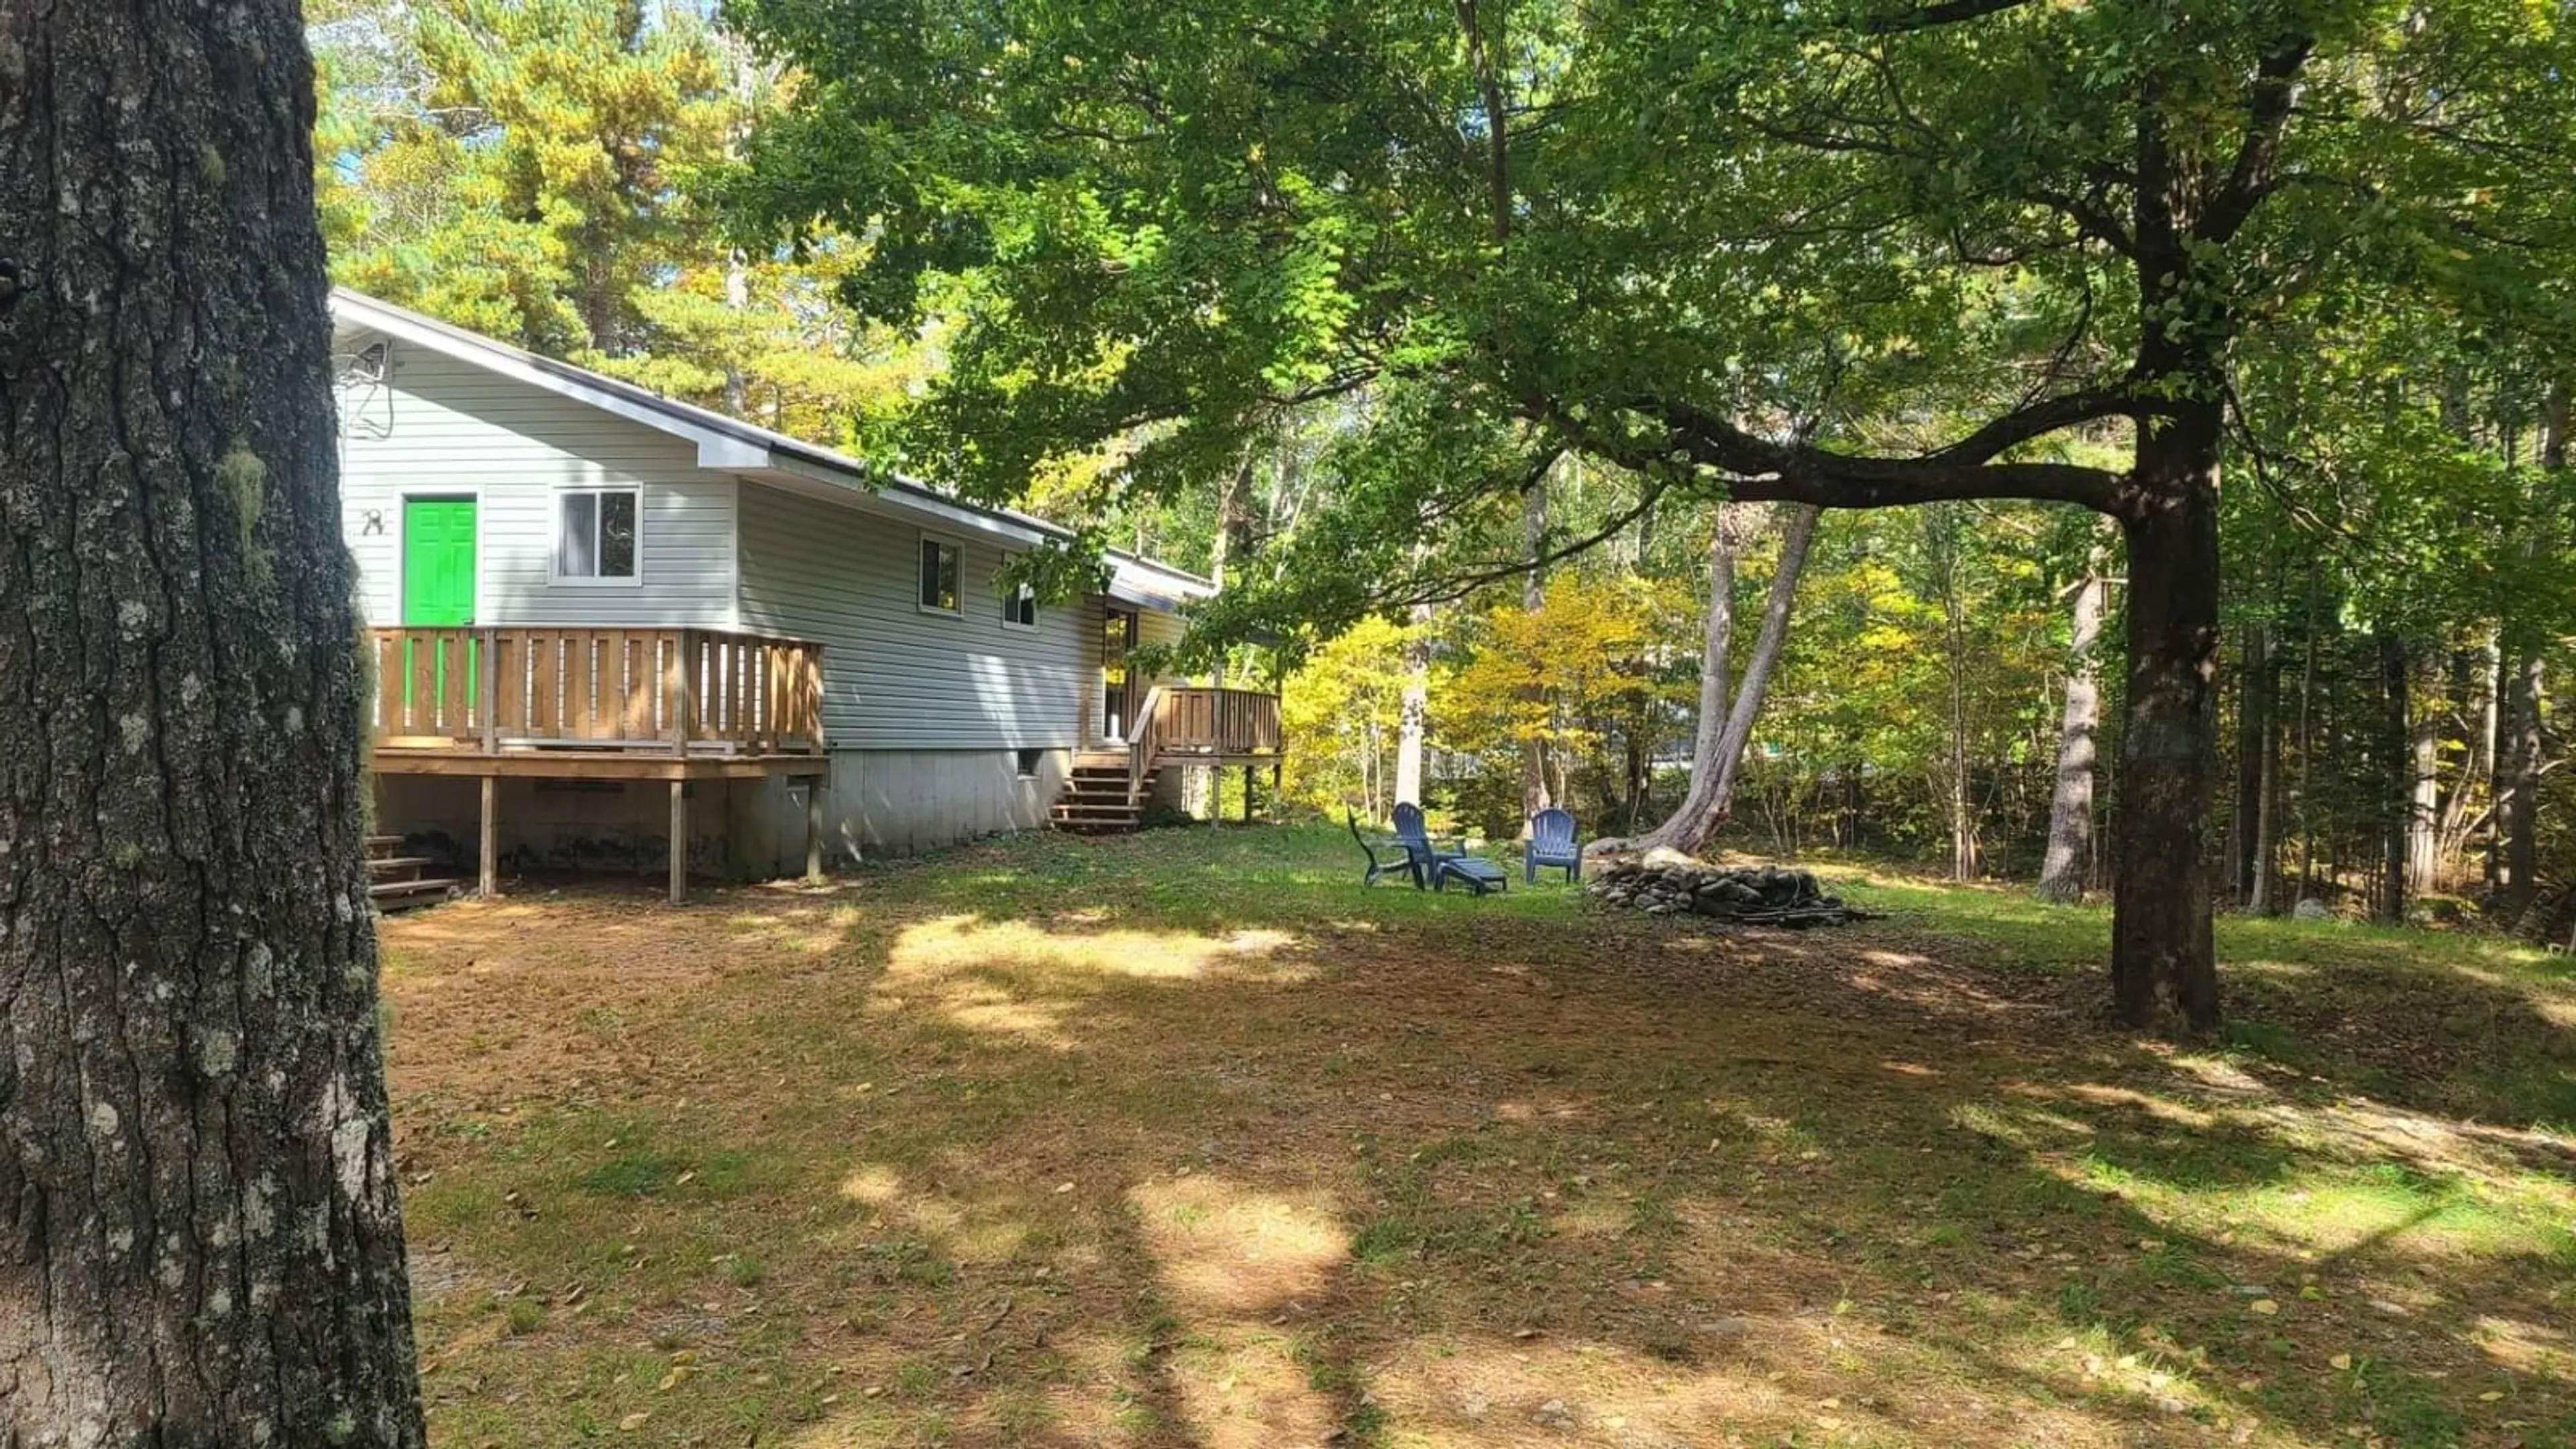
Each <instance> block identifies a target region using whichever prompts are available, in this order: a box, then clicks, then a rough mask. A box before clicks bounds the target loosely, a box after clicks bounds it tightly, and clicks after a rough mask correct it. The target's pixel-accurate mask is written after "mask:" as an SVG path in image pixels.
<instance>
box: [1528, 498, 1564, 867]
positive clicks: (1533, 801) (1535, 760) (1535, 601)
mask: <svg viewBox="0 0 2576 1449" xmlns="http://www.w3.org/2000/svg"><path fill="white" fill-rule="evenodd" d="M1521 537H1522V543H1523V546H1524V548H1525V549H1526V551H1527V553H1528V557H1529V561H1530V567H1529V572H1528V573H1527V574H1526V575H1524V576H1523V577H1522V579H1521V607H1522V608H1524V609H1526V610H1528V611H1529V612H1531V613H1533V614H1535V613H1537V612H1538V611H1539V610H1540V609H1543V608H1545V607H1546V606H1547V573H1546V570H1545V569H1544V568H1543V567H1541V565H1540V560H1541V559H1544V558H1545V557H1546V556H1547V480H1545V479H1544V478H1542V479H1539V480H1537V481H1535V482H1533V483H1531V484H1530V486H1529V489H1528V491H1526V492H1524V493H1523V494H1522V495H1521ZM1529 702H1530V703H1532V704H1538V703H1543V702H1544V700H1543V697H1542V698H1533V699H1531V700H1530V701H1529ZM1555 803H1556V796H1555V792H1554V791H1552V790H1551V789H1549V788H1548V774H1547V740H1546V739H1545V738H1544V737H1542V736H1537V735H1533V736H1531V737H1530V738H1528V739H1526V740H1523V741H1522V742H1521V836H1522V838H1523V839H1527V838H1528V836H1529V822H1530V820H1531V819H1532V818H1533V817H1535V816H1536V815H1537V814H1538V812H1540V811H1542V810H1545V809H1547V808H1548V807H1549V806H1551V805H1554V804H1555Z"/></svg>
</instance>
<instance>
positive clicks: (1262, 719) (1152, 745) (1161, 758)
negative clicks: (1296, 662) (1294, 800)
mask: <svg viewBox="0 0 2576 1449" xmlns="http://www.w3.org/2000/svg"><path fill="white" fill-rule="evenodd" d="M1136 718H1137V720H1138V722H1139V723H1138V726H1137V729H1136V732H1135V735H1134V737H1133V738H1132V739H1130V740H1129V741H1128V746H1127V751H1128V754H1127V798H1128V799H1130V800H1134V799H1136V798H1137V797H1138V796H1140V795H1141V794H1143V793H1144V789H1145V777H1146V776H1147V775H1150V774H1152V773H1153V772H1154V770H1155V769H1156V767H1158V766H1161V765H1165V764H1170V763H1173V762H1175V761H1182V762H1186V761H1187V760H1189V759H1190V758H1192V757H1196V758H1198V759H1200V760H1202V761H1207V762H1212V763H1213V762H1222V763H1227V764H1233V763H1249V762H1250V761H1252V760H1254V759H1261V758H1266V759H1272V760H1275V759H1277V758H1278V756H1279V754H1280V751H1281V749H1282V747H1283V744H1282V740H1281V735H1280V728H1279V696H1277V695H1275V694H1256V693H1254V692H1253V691H1251V690H1248V689H1205V688H1202V687H1200V686H1198V685H1194V684H1157V685H1155V686H1154V687H1153V688H1151V689H1149V690H1147V691H1145V703H1144V704H1143V705H1142V706H1141V707H1139V708H1138V709H1137V711H1136Z"/></svg>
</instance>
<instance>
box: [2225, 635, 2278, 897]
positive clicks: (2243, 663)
mask: <svg viewBox="0 0 2576 1449" xmlns="http://www.w3.org/2000/svg"><path fill="white" fill-rule="evenodd" d="M2271 645H2272V635H2271V628H2270V626H2269V625H2267V624H2265V623H2264V622H2263V621H2261V620H2256V621H2254V622H2252V623H2249V624H2247V625H2246V626H2245V628H2244V632H2243V633H2242V635H2241V636H2240V637H2239V641H2238V644H2237V659H2236V798H2235V800H2234V802H2233V804H2232V808H2231V809H2230V811H2229V818H2228V830H2227V888H2228V891H2229V892H2230V894H2232V895H2233V896H2234V897H2235V899H2236V901H2237V902H2238V903H2239V904H2240V905H2241V904H2244V903H2245V902H2248V901H2251V900H2252V899H2253V898H2254V877H2255V875H2256V874H2257V871H2256V865H2255V853H2254V836H2255V832H2256V829H2257V822H2258V820H2259V819H2260V817H2261V816H2262V813H2263V736H2264V732H2265V731H2266V730H2268V729H2269V728H2270V727H2271V696H2270V693H2269V688H2268V686H2269V684H2270V680H2271Z"/></svg>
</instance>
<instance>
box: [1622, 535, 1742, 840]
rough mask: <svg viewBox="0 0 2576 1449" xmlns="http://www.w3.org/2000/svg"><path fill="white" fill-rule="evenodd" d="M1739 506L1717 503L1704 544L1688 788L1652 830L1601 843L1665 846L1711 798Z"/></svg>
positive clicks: (1721, 729) (1730, 646) (1722, 723)
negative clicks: (1704, 607)
mask: <svg viewBox="0 0 2576 1449" xmlns="http://www.w3.org/2000/svg"><path fill="white" fill-rule="evenodd" d="M1742 517H1743V514H1742V511H1741V508H1740V505H1737V504H1732V503H1721V504H1719V505H1718V506H1717V509H1716V517H1715V518H1714V519H1712V520H1711V524H1710V529H1709V540H1708V613H1707V625H1706V628H1705V630H1704V631H1703V633H1702V636H1701V644H1700V661H1699V718H1698V721H1697V723H1696V724H1695V725H1694V726H1693V728H1692V731H1691V776H1690V788H1689V789H1687V790H1685V791H1683V792H1682V802H1681V804H1680V805H1678V806H1676V807H1674V810H1673V813H1672V814H1671V815H1670V816H1668V817H1666V818H1665V819H1664V820H1663V821H1662V822H1661V823H1660V824H1658V825H1657V826H1656V827H1655V828H1654V829H1652V830H1649V831H1647V832H1646V833H1644V834H1643V835H1640V836H1638V837H1637V838H1635V839H1634V840H1630V841H1614V842H1603V843H1604V844H1607V845H1627V846H1630V847H1633V848H1635V849H1638V850H1651V849H1654V848H1656V847H1658V846H1664V845H1669V844H1670V843H1671V839H1672V836H1673V834H1674V833H1675V826H1676V823H1677V822H1679V821H1681V820H1683V819H1685V818H1695V817H1696V816H1697V815H1699V814H1701V813H1703V812H1705V811H1706V810H1707V809H1708V806H1709V802H1710V801H1711V800H1712V799H1714V798H1715V796H1716V794H1717V777H1718V769H1717V751H1718V745H1719V742H1720V741H1722V740H1724V739H1725V738H1726V714H1727V701H1728V697H1729V696H1728V691H1727V670H1728V667H1729V660H1728V655H1729V654H1730V653H1731V652H1733V650H1734V647H1735V564H1736V560H1737V558H1738V556H1739V555H1741V554H1742V552H1743V550H1744V538H1743V532H1742V528H1741V523H1742Z"/></svg>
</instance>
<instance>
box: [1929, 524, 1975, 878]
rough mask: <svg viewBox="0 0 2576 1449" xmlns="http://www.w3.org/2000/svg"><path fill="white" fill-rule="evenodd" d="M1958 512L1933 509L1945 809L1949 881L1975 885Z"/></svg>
mask: <svg viewBox="0 0 2576 1449" xmlns="http://www.w3.org/2000/svg"><path fill="white" fill-rule="evenodd" d="M1957 507H1958V505H1956V504H1951V503H1935V504H1932V505H1930V508H1931V512H1932V522H1931V524H1930V525H1929V526H1930V527H1932V528H1934V529H1938V530H1940V533H1939V539H1940V541H1939V543H1938V545H1937V549H1938V552H1937V555H1936V556H1937V557H1938V559H1939V560H1940V579H1941V583H1940V588H1941V646H1942V647H1941V652H1942V656H1943V657H1942V663H1943V665H1944V668H1943V671H1942V672H1943V675H1944V676H1945V679H1946V682H1947V684H1948V694H1949V701H1948V703H1949V710H1948V715H1949V718H1948V725H1949V736H1950V740H1949V744H1950V748H1949V760H1948V775H1949V778H1948V779H1947V780H1946V781H1945V782H1944V785H1945V788H1944V789H1943V791H1942V797H1943V798H1942V802H1941V806H1942V813H1943V814H1945V815H1947V816H1948V817H1949V823H1950V878H1951V879H1952V880H1956V881H1970V880H1975V879H1976V878H1977V819H1976V802H1975V799H1974V797H1973V792H1972V791H1971V790H1970V788H1969V780H1968V769H1969V765H1968V704H1967V673H1968V657H1967V656H1968V643H1967V641H1968V632H1967V623H1968V621H1967V610H1966V606H1965V604H1964V603H1963V601H1962V600H1961V599H1960V597H1959V548H1958V537H1957V533H1956V529H1957V527H1958V520H1957V518H1956V516H1955V512H1956V509H1957Z"/></svg>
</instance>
